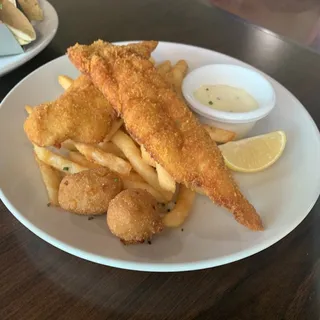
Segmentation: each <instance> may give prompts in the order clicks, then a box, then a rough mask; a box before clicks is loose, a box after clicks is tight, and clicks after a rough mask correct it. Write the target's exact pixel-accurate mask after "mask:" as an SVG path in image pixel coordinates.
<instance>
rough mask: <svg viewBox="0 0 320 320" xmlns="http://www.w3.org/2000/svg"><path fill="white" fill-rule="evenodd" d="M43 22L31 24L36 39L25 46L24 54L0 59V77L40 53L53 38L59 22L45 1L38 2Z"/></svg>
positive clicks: (52, 8)
mask: <svg viewBox="0 0 320 320" xmlns="http://www.w3.org/2000/svg"><path fill="white" fill-rule="evenodd" d="M39 3H40V6H41V8H42V9H43V13H44V20H43V21H39V22H35V23H33V25H34V29H35V30H36V33H37V39H36V40H35V41H33V42H31V43H30V44H29V45H27V46H25V47H24V48H25V52H24V53H22V54H17V55H13V56H6V57H0V77H1V76H3V75H5V74H6V73H8V72H10V71H12V70H14V69H16V68H18V67H19V66H21V65H22V64H24V63H26V62H27V61H29V60H30V59H32V58H33V57H34V56H35V55H37V54H38V53H39V52H41V51H42V50H43V49H44V48H45V47H46V46H47V45H48V44H49V43H50V42H51V40H52V39H53V37H54V36H55V34H56V32H57V29H58V25H59V20H58V15H57V12H56V10H55V9H54V7H53V6H52V5H51V4H50V3H49V2H48V1H46V0H40V1H39Z"/></svg>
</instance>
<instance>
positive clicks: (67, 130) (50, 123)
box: [24, 75, 116, 147]
mask: <svg viewBox="0 0 320 320" xmlns="http://www.w3.org/2000/svg"><path fill="white" fill-rule="evenodd" d="M115 116H116V114H115V112H114V110H113V109H112V107H111V106H110V104H109V103H108V101H107V99H106V98H105V97H104V96H103V94H102V93H101V92H100V91H99V90H98V89H97V88H96V87H95V86H94V85H93V83H92V82H91V80H90V78H88V77H86V76H84V75H81V76H80V77H79V78H77V79H76V80H75V81H74V82H73V84H72V85H71V87H70V88H69V89H68V90H67V91H66V92H64V93H63V94H62V95H61V96H60V97H59V98H58V99H57V100H55V101H53V102H49V103H43V104H41V105H39V106H37V107H35V108H34V109H33V112H32V113H31V114H30V115H29V117H28V118H27V119H26V121H25V123H24V130H25V132H26V134H27V136H28V138H29V139H30V140H31V141H32V142H33V143H35V144H37V145H38V146H41V147H45V146H52V145H59V144H60V143H62V142H63V141H65V140H67V139H72V140H74V141H77V142H83V143H98V142H100V141H102V140H103V138H104V137H105V136H106V134H107V133H108V132H109V130H110V129H111V126H112V121H113V120H114V119H115Z"/></svg>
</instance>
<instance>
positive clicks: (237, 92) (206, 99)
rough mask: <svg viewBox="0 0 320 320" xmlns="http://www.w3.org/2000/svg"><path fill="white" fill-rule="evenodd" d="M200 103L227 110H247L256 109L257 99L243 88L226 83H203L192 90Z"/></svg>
mask: <svg viewBox="0 0 320 320" xmlns="http://www.w3.org/2000/svg"><path fill="white" fill-rule="evenodd" d="M194 97H195V98H196V99H197V100H198V101H199V102H201V103H202V104H204V105H206V106H208V107H210V108H212V109H216V110H220V111H227V112H248V111H252V110H255V109H258V107H259V106H258V103H257V101H256V100H255V99H254V98H253V97H252V96H251V95H250V94H249V93H248V92H246V91H245V90H243V89H239V88H235V87H231V86H227V85H203V86H201V87H200V88H199V89H197V90H196V91H195V92H194Z"/></svg>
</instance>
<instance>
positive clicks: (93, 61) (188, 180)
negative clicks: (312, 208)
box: [68, 41, 263, 230]
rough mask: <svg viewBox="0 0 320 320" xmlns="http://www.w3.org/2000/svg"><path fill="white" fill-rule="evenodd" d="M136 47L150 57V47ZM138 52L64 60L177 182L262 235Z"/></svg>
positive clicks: (95, 48)
mask: <svg viewBox="0 0 320 320" xmlns="http://www.w3.org/2000/svg"><path fill="white" fill-rule="evenodd" d="M140 46H141V47H143V48H149V51H150V50H152V48H153V47H154V42H142V43H141V44H140ZM137 48H139V44H138V45H136V46H135V47H132V46H114V45H112V44H110V43H106V42H102V41H97V42H95V43H93V44H92V45H90V46H85V45H79V44H76V45H75V46H73V47H71V48H69V49H68V55H69V58H70V60H71V61H72V62H73V63H74V65H75V66H76V67H77V68H78V69H79V70H80V71H81V72H83V73H84V74H87V75H89V76H90V77H91V80H92V81H93V83H94V84H95V85H96V86H97V87H98V88H99V89H100V90H101V92H102V93H103V94H104V95H105V97H106V98H107V99H108V101H110V103H111V105H112V106H113V107H114V108H115V110H116V111H117V112H118V113H119V114H120V115H121V117H122V118H123V119H124V122H125V125H126V128H127V130H128V132H129V133H130V134H131V135H132V136H133V138H134V139H135V140H136V141H137V142H138V143H140V144H141V145H143V146H144V147H145V148H146V150H147V151H148V152H149V153H150V154H151V155H152V157H153V158H154V159H155V160H156V161H157V162H158V163H160V164H161V165H162V166H163V167H164V168H165V169H166V170H167V171H168V172H169V174H170V175H171V176H172V177H173V178H174V179H175V180H176V181H177V182H179V183H183V184H185V185H186V186H187V187H188V188H191V189H198V188H201V189H202V190H203V192H204V193H205V194H206V195H208V196H209V197H210V199H211V200H212V201H213V202H214V203H215V204H217V205H220V206H223V207H225V208H226V209H228V210H229V211H231V212H232V213H233V214H234V217H235V219H236V220H237V221H238V222H239V223H241V224H243V225H244V226H246V227H248V228H250V229H252V230H263V226H262V222H261V219H260V217H259V215H258V214H257V212H256V210H255V208H254V207H253V206H252V205H251V204H250V203H249V201H248V200H247V199H246V198H245V197H244V196H243V195H242V194H241V192H240V190H239V188H238V186H237V184H236V183H235V181H234V179H233V177H232V176H231V173H230V172H229V170H228V169H227V168H226V166H225V164H224V160H223V157H222V155H221V153H220V151H219V149H218V147H217V145H216V144H215V143H214V142H213V141H212V140H211V139H210V137H209V135H208V134H207V133H206V131H205V130H204V129H203V128H202V126H201V125H200V123H199V122H198V120H197V119H196V118H195V117H194V115H193V114H192V112H191V111H190V110H189V109H188V107H187V106H186V105H185V103H184V102H183V101H182V99H181V98H179V97H178V96H177V94H176V93H175V92H174V90H173V89H172V87H170V86H169V85H168V84H167V82H166V81H165V80H164V79H163V77H162V76H161V75H160V74H159V73H158V72H157V70H156V69H155V67H154V66H153V64H152V63H151V62H150V61H149V60H148V58H149V54H150V53H151V51H150V53H148V49H145V50H141V49H137ZM141 52H142V53H141ZM146 53H147V54H146Z"/></svg>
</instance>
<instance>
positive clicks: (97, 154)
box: [75, 142, 132, 176]
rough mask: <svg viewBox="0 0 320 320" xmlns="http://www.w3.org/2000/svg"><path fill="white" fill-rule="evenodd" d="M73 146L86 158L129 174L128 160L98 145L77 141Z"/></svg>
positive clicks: (118, 171)
mask: <svg viewBox="0 0 320 320" xmlns="http://www.w3.org/2000/svg"><path fill="white" fill-rule="evenodd" d="M75 146H76V148H77V149H78V151H79V152H80V153H82V154H83V155H84V156H85V157H86V158H87V160H89V161H92V162H95V163H97V164H100V165H101V166H104V167H107V168H109V169H110V170H112V171H114V172H117V173H119V174H121V175H124V176H126V175H129V173H130V171H131V169H132V166H131V164H130V163H129V162H128V161H125V160H123V159H122V158H119V157H117V156H115V155H114V154H112V153H106V152H104V151H103V150H101V149H100V148H98V147H94V146H92V145H89V144H85V143H78V142H76V143H75Z"/></svg>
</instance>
